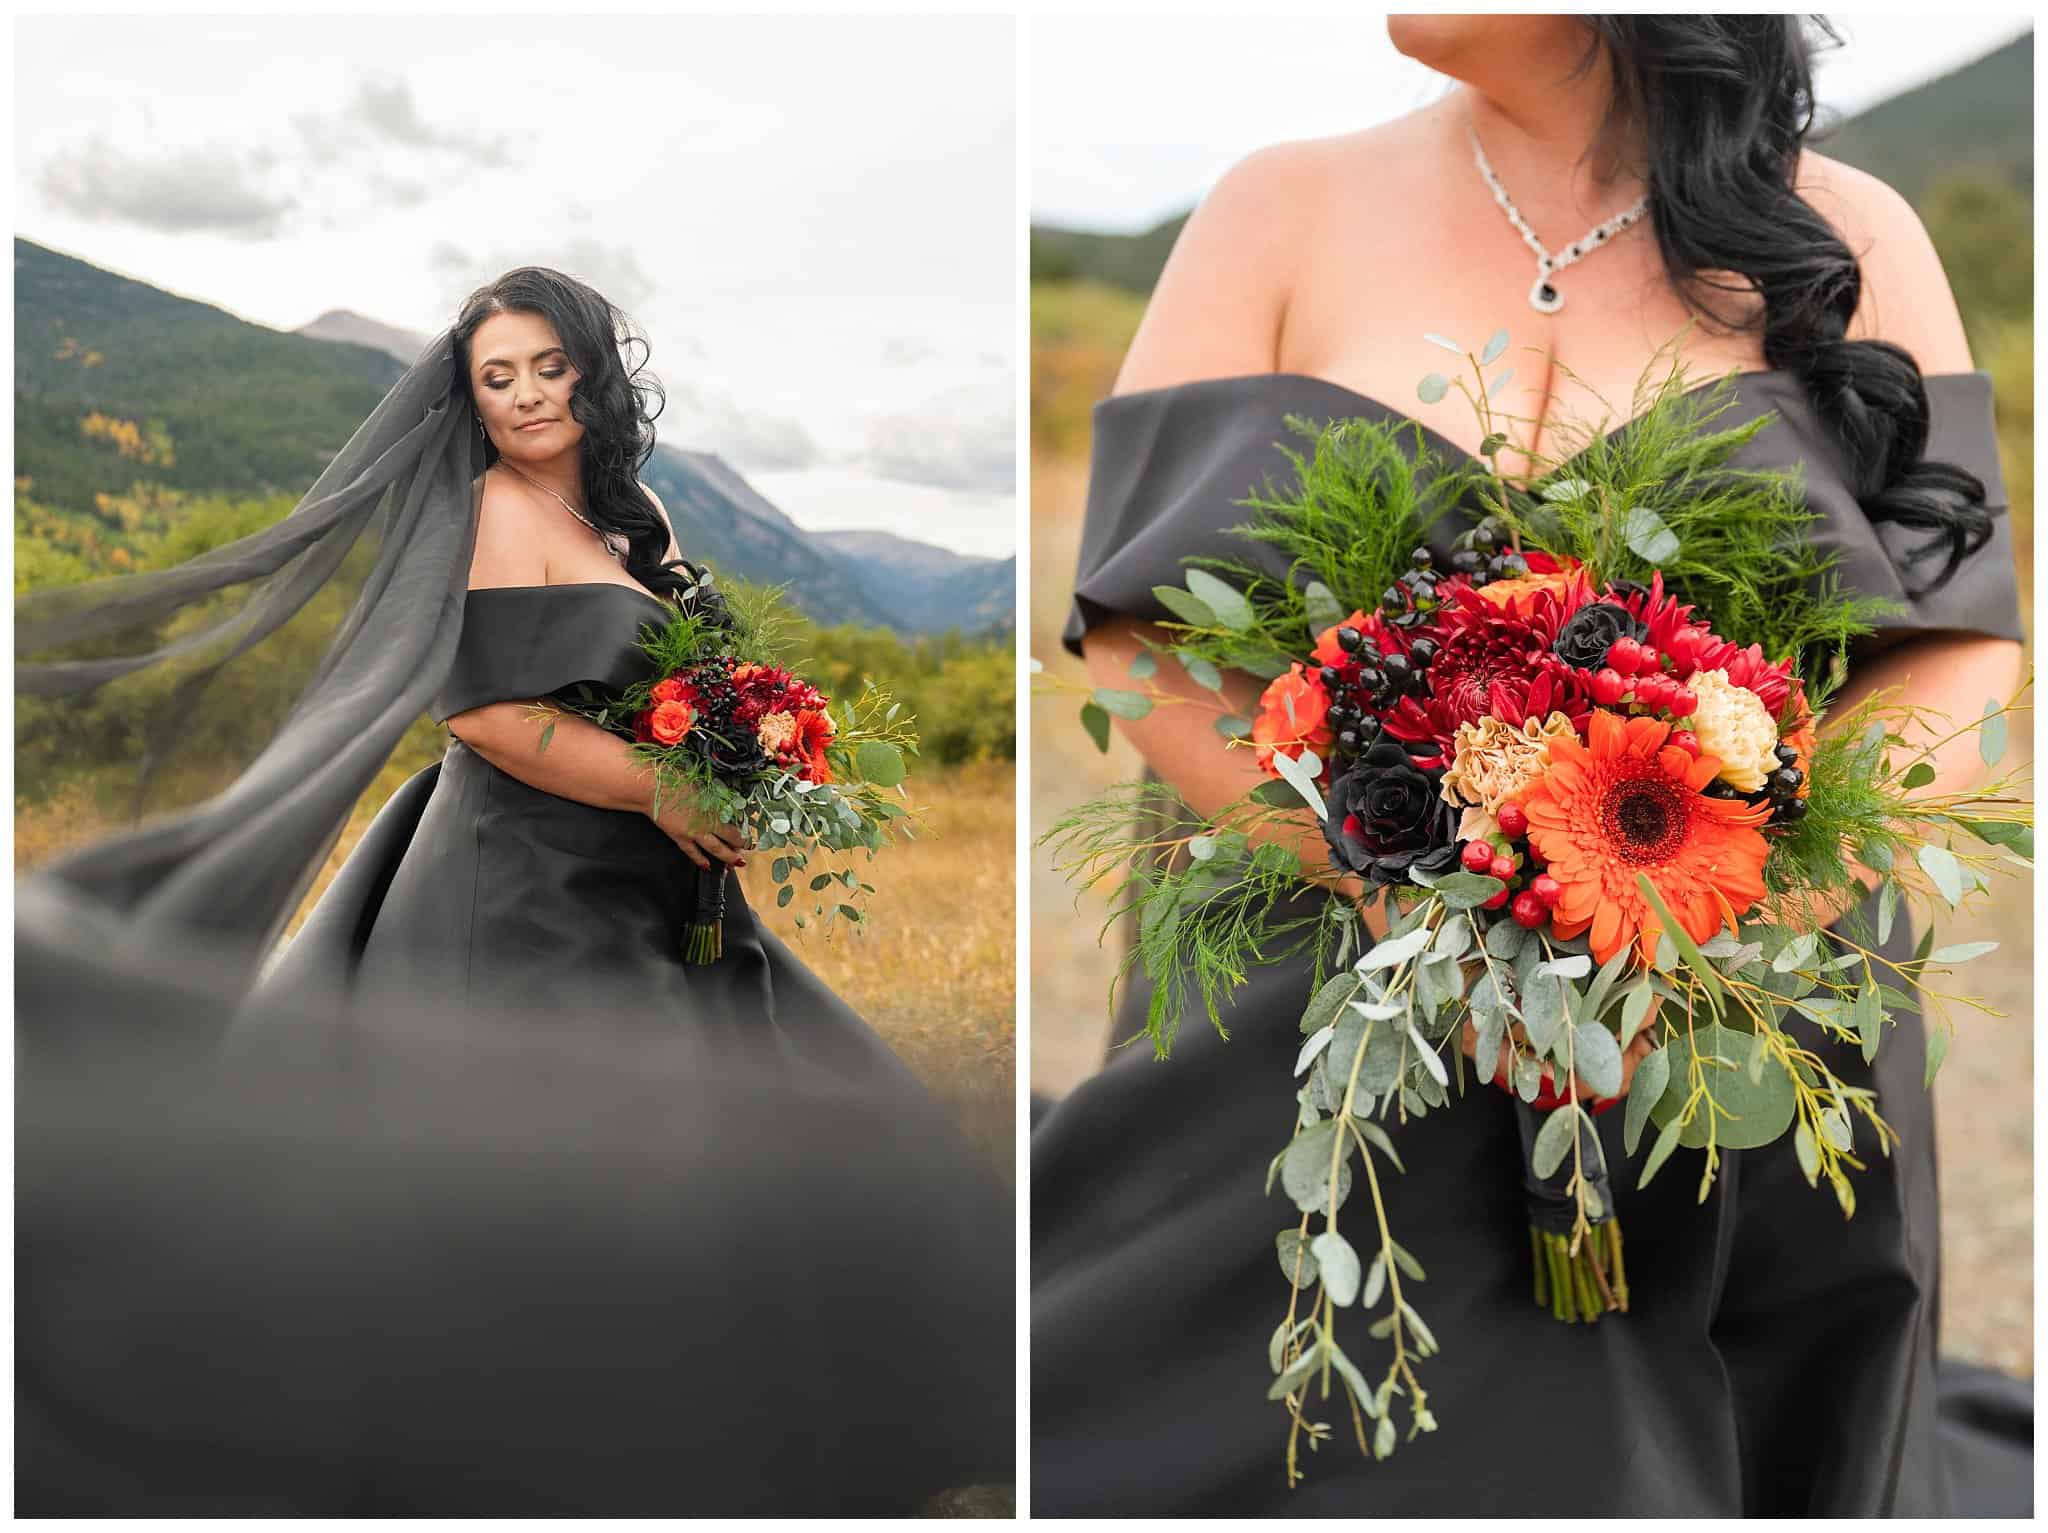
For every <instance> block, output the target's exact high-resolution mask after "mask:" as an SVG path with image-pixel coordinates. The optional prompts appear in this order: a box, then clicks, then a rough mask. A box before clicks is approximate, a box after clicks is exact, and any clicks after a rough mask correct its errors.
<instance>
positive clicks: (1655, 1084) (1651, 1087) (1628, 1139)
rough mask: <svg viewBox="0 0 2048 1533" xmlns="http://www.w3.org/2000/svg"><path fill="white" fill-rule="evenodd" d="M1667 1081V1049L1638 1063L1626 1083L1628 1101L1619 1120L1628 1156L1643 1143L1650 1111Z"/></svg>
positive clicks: (1668, 1080)
mask: <svg viewBox="0 0 2048 1533" xmlns="http://www.w3.org/2000/svg"><path fill="white" fill-rule="evenodd" d="M1670 1080H1671V1052H1670V1050H1668V1049H1656V1050H1653V1051H1652V1052H1650V1053H1648V1054H1645V1055H1644V1056H1643V1057H1642V1059H1641V1060H1639V1061H1638V1062H1637V1064H1636V1073H1635V1076H1634V1078H1633V1079H1632V1080H1630V1081H1629V1084H1628V1102H1627V1103H1626V1105H1625V1106H1624V1107H1623V1108H1622V1119H1621V1144H1622V1148H1623V1149H1625V1150H1626V1151H1628V1153H1629V1154H1631V1155H1633V1154H1635V1152H1636V1146H1637V1145H1638V1144H1640V1143H1642V1139H1643V1125H1644V1124H1645V1123H1647V1122H1649V1121H1650V1109H1651V1108H1652V1107H1654V1106H1656V1105H1657V1099H1658V1098H1659V1097H1661V1096H1662V1095H1664V1088H1665V1086H1666V1085H1668V1084H1669V1083H1670Z"/></svg>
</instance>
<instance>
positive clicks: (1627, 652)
mask: <svg viewBox="0 0 2048 1533" xmlns="http://www.w3.org/2000/svg"><path fill="white" fill-rule="evenodd" d="M1702 632H1703V630H1700V629H1693V628H1681V629H1679V630H1678V631H1677V633H1675V634H1674V635H1673V636H1672V639H1673V643H1674V645H1676V644H1678V643H1680V642H1681V641H1683V643H1684V647H1685V649H1686V650H1687V651H1688V652H1689V653H1688V654H1687V655H1686V656H1685V657H1683V658H1681V657H1680V656H1678V655H1675V654H1673V655H1666V654H1664V653H1663V652H1661V651H1659V650H1657V649H1655V648H1654V647H1652V646H1651V645H1648V644H1645V643H1643V642H1641V641H1640V640H1637V639H1632V638H1630V637H1629V636H1628V635H1626V634H1623V635H1622V636H1621V637H1620V638H1618V639H1616V640H1615V641H1614V643H1613V644H1612V645H1610V646H1609V647H1608V650H1607V664H1606V665H1604V666H1602V667H1601V668H1600V669H1599V670H1597V671H1595V672H1593V678H1592V684H1591V690H1592V693H1593V701H1594V702H1596V703H1598V704H1599V705H1600V706H1601V707H1603V708H1612V707H1614V706H1615V705H1616V704H1617V703H1619V702H1620V701H1621V700H1622V699H1623V698H1624V697H1629V696H1631V694H1633V700H1634V702H1635V704H1636V706H1637V707H1638V708H1641V709H1642V710H1643V711H1644V712H1646V713H1668V714H1670V715H1671V717H1672V718H1674V719H1687V718H1691V717H1692V715H1693V714H1694V713H1695V712H1696V711H1698V709H1699V706H1700V700H1699V695H1698V694H1697V693H1695V692H1694V691H1693V689H1692V688H1691V687H1688V686H1687V685H1686V684H1685V683H1684V682H1683V681H1682V680H1680V679H1679V678H1680V676H1682V675H1683V676H1690V675H1691V674H1692V673H1693V671H1694V670H1695V669H1696V665H1695V663H1694V662H1695V660H1696V659H1697V654H1696V652H1697V649H1698V644H1697V642H1696V641H1695V638H1694V636H1695V635H1697V634H1700V633H1702ZM1667 659H1668V660H1669V661H1670V662H1671V666H1672V669H1671V670H1670V671H1668V672H1667V671H1666V670H1665V669H1664V666H1665V662H1666V661H1667ZM1697 747H1698V742H1697V741H1695V742H1694V749H1695V751H1697Z"/></svg>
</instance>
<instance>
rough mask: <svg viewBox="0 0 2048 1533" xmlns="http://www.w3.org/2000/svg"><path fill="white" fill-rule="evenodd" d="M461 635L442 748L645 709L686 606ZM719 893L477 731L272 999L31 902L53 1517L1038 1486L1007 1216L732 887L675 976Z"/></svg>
mask: <svg viewBox="0 0 2048 1533" xmlns="http://www.w3.org/2000/svg"><path fill="white" fill-rule="evenodd" d="M465 607H466V611H465V613H464V616H463V621H462V625H461V637H460V643H459V646H458V647H457V649H456V652H455V660H454V665H453V668H452V670H450V671H449V672H448V674H447V678H446V680H445V682H444V683H443V684H442V686H441V689H440V691H439V693H438V694H437V696H436V698H435V701H434V704H433V707H432V713H433V715H434V717H435V718H436V719H445V718H446V717H448V716H449V715H450V714H453V713H456V712H460V711H461V710H463V709H466V708H469V707H473V706H476V705H478V704H481V703H485V702H491V701H498V700H503V699H514V698H532V697H541V696H546V695H549V694H552V693H558V692H561V691H562V690H563V689H566V688H569V687H571V686H573V685H577V684H594V685H597V686H600V687H619V686H624V685H626V684H628V683H630V682H632V681H634V680H637V679H640V678H641V677H643V676H644V675H645V674H646V667H647V666H648V665H649V663H650V662H649V661H648V660H647V657H646V656H645V655H644V653H643V652H642V651H641V650H640V648H639V643H638V640H639V635H640V632H641V630H642V627H643V625H645V624H647V623H650V622H658V621H660V620H661V618H662V617H663V613H664V609H663V607H662V605H661V604H660V603H659V602H657V601H656V600H655V599H654V598H653V597H651V596H649V595H648V594H647V593H646V592H645V591H643V590H640V589H638V588H635V587H630V586H624V585H620V584H616V583H608V584H598V583H593V584H581V585H564V586H543V587H512V588H503V589H495V590H479V591H475V592H471V593H469V594H468V596H467V598H466V601H465ZM695 874H696V870H695V869H694V867H693V866H692V865H691V864H690V863H689V862H688V861H687V860H686V859H685V858H684V856H683V854H682V853H681V852H680V851H679V850H678V849H677V848H676V846H675V845H674V843H673V842H672V841H670V840H669V838H668V837H667V836H666V835H665V834H664V833H662V832H661V831H660V830H659V829H657V828H656V827H655V826H654V825H653V823H652V822H651V821H649V820H648V819H647V818H646V816H644V815H641V814H637V813H627V812H619V811H612V810H605V809H598V808H594V807H591V806H588V805H584V804H580V803H576V802H573V801H571V800H568V799H565V798H560V797H556V796H554V795H551V794H548V793H544V792H541V791H539V790H537V789H534V788H531V787H529V786H527V785H525V784H524V783H521V782H519V781H518V780H516V779H515V778H512V777H510V776H508V775H507V774H505V773H503V772H501V771H499V770H498V769H497V768H495V767H493V766H492V765H490V764H489V763H488V762H486V761H485V760H484V759H483V758H482V757H481V756H478V755H477V754H476V753H474V752H473V751H471V750H469V749H468V748H467V747H466V746H464V745H462V744H461V743H459V742H457V743H454V744H452V745H451V746H450V748H449V750H448V752H447V754H446V756H445V757H444V759H443V760H442V761H440V762H439V763H437V764H436V765H434V766H432V767H429V768H427V769H425V770H424V771H422V772H420V773H418V774H417V775H415V776H414V777H413V778H412V779H410V780H409V781H408V782H407V783H406V784H405V785H404V786H403V787H402V788H401V789H400V790H399V791H398V792H397V793H396V794H395V795H394V796H393V797H392V798H391V799H390V800H389V802H388V803H387V805H386V807H385V808H384V809H383V811H382V812H381V813H380V814H379V815H378V816H377V818H376V819H375V821H374V822H373V823H372V825H371V827H370V828H369V829H368V830H367V831H366V832H365V834H364V836H363V838H362V839H361V841H360V842H359V843H358V845H357V847H356V848H355V850H354V851H353V853H352V854H351V856H350V857H349V858H348V860H347V862H346V864H345V865H344V867H343V868H342V870H341V871H340V873H339V874H338V875H337V876H336V878H335V880H334V882H333V884H332V885H331V886H330V887H329V889H328V890H327V892H326V893H325V895H324V896H323V897H322V899H321V900H320V902H319V904H318V905H317V907H316V909H315V911H314V912H313V914H312V915H311V916H310V917H309V918H308V920H307V922H306V924H305V926H304V927H303V929H302V930H301V931H300V932H299V934H298V935H297V936H296V937H295V938H294V939H293V940H292V941H291V942H289V943H288V944H287V945H286V946H285V947H284V949H283V951H282V952H281V954H280V955H278V956H277V958H276V959H275V960H274V961H273V962H272V963H271V964H270V965H269V966H268V967H267V968H266V970H265V971H264V973H263V975H262V978H261V980H260V982H259V983H257V984H256V985H255V987H254V988H253V990H252V991H249V992H246V993H245V992H242V991H240V990H238V989H237V988H236V987H234V986H233V985H231V984H229V983H228V982H226V981H225V980H224V979H223V975H224V974H227V973H231V972H232V967H231V965H228V964H211V963H209V962H208V961H207V959H206V953H207V944H206V940H205V937H204V934H202V933H199V932H196V931H195V932H191V933H189V935H186V936H180V935H178V934H176V933H175V932H170V931H165V930H152V929H125V923H124V922H123V921H122V920H121V919H120V918H119V917H116V916H112V915H110V914H109V913H108V912H107V911H105V910H103V909H100V908H97V907H95V906H94V905H93V904H92V903H90V902H89V901H78V902H77V903H73V899H74V891H72V890H70V889H69V888H68V887H67V885H66V884H65V882H64V881H63V880H61V879H54V878H53V879H41V880H31V881H30V883H29V884H28V885H26V886H24V889H23V891H22V895H21V903H20V907H19V908H20V915H19V917H18V928H17V940H18V945H19V948H18V950H19V957H20V969H19V978H18V991H17V1001H18V1005H19V1009H20V1014H21V1017H22V1019H23V1021H22V1026H23V1036H24V1044H25V1047H24V1049H23V1051H22V1054H21V1058H20V1063H19V1072H20V1073H19V1076H18V1081H19V1092H20V1096H19V1111H20V1114H21V1122H22V1127H21V1130H20V1134H21V1137H20V1152H19V1153H20V1162H19V1168H20V1178H21V1180H20V1202H19V1205H18V1207H19V1216H18V1223H17V1240H18V1249H19V1251H20V1253H21V1258H20V1267H19V1272H18V1288H17V1294H18V1302H19V1308H18V1310H17V1338H18V1342H19V1352H18V1364H19V1373H18V1377H19V1380H20V1394H19V1398H18V1401H17V1458H16V1466H17V1476H18V1482H17V1483H18V1496H19V1501H18V1509H19V1510H21V1511H23V1512H25V1513H26V1512H33V1513H41V1514H47V1515H88V1514H100V1515H129V1516H133V1515H209V1514H210V1515H220V1514H227V1515H279V1514H282V1515H325V1516H360V1515H392V1514H415V1515H445V1516H453V1515H531V1516H541V1515H560V1516H595V1515H611V1516H621V1515H638V1516H705V1515H728V1516H739V1515H771V1514H772V1515H813V1516H850V1515H882V1514H899V1515H900V1514H908V1513H910V1512H913V1511H915V1510H916V1509H917V1508H918V1507H919V1506H920V1505H921V1504H922V1503H923V1502H924V1501H925V1500H926V1499H927V1498H929V1497H930V1496H932V1495H934V1494H935V1493H938V1492H941V1491H945V1490H947V1489H949V1488H954V1487H960V1486H966V1485H988V1484H999V1483H1003V1482H1007V1481H1009V1480H1010V1479H1011V1478H1012V1477H1013V1474H1012V1468H1011V1457H1012V1444H1013V1435H1012V1434H1013V1432H1014V1388H1013V1382H1014V1381H1013V1369H1012V1358H1013V1356H1014V1317H1015V1309H1014V1292H1015V1279H1014V1238H1013V1212H1012V1210H1013V1203H1012V1198H1011V1195H1010V1193H1009V1192H1008V1190H1007V1189H1005V1188H1004V1187H1003V1185H1002V1183H1001V1181H1000V1180H999V1178H998V1176H997V1175H996V1173H995V1171H994V1169H993V1168H992V1167H990V1166H988V1165H987V1164H985V1163H984V1161H983V1158H982V1157H981V1156H980V1155H979V1154H978V1153H977V1152H976V1151H974V1150H973V1149H971V1148H970V1147H969V1145H968V1144H967V1142H966V1140H965V1139H964V1137H963V1136H962V1135H961V1134H960V1133H959V1131H958V1130H957V1128H956V1127H955V1126H954V1125H953V1124H952V1123H951V1122H950V1121H948V1119H947V1118H946V1116H945V1114H944V1113H943V1111H942V1110H941V1109H940V1108H939V1106H938V1105H937V1104H936V1103H935V1102H934V1101H933V1100H932V1099H931V1098H930V1097H929V1096H927V1095H926V1093H925V1092H924V1090H923V1089H922V1087H921V1086H920V1085H919V1083H918V1082H917V1081H916V1079H915V1078H914V1077H913V1076H912V1075H911V1074H910V1072H909V1071H908V1070H907V1069H906V1068H905V1067H904V1066H903V1065H902V1064H901V1062H900V1061H898V1060H897V1059H896V1057H895V1056H894V1055H893V1054H892V1053H891V1052H890V1050H889V1049H888V1048H887V1046H886V1045H885V1044H883V1042H882V1041H881V1040H880V1038H879V1037H878V1036H877V1035H876V1034H874V1033H873V1032H872V1031H870V1030H869V1029H868V1028H867V1027H866V1025H865V1024H863V1023H862V1022H861V1021H860V1019H859V1018H858V1017H856V1016H855V1015H854V1013H853V1012H852V1011H851V1010H850V1009H849V1008H848V1007H847V1006H846V1005H845V1004H844V1003H843V1002H842V1001H840V1000H839V999H838V998H837V997H836V996H834V995H833V994H832V993H831V992H830V990H828V989H827V988H826V987H825V986H824V985H823V984H822V983H820V982H819V981H818V979H816V978H815V977H814V976H813V975H812V974H811V973H810V971H809V970H808V969H806V968H805V966H804V965H803V964H802V963H801V962H799V961H798V960H797V959H796V958H795V957H794V956H793V955H792V954H791V953H790V951H789V950H788V949H787V948H786V947H784V945H783V944H782V943H781V942H780V941H778V940H777V938H776V937H775V936H774V935H773V934H772V933H770V932H767V931H764V930H762V929H761V928H760V927H758V926H757V925H756V924H755V922H754V919H753V917H752V914H751V913H750V912H749V910H748V909H747V907H746V904H745V901H744V898H743V897H742V895H741V894H740V891H739V887H738V884H737V881H734V883H733V885H732V887H731V889H730V891H729V893H728V902H727V908H726V914H725V934H724V954H723V956H722V957H721V958H720V959H719V960H718V961H717V962H715V963H713V964H710V965H707V966H702V967H691V966H686V965H685V964H684V963H683V961H682V958H681V952H682V935H683V925H684V922H685V920H686V919H687V917H688V915H689V913H690V908H691V906H690V898H689V895H690V891H691V888H692V884H693V879H694V876H695ZM229 1013H232V1014H233V1017H234V1021H233V1024H232V1026H231V1028H229V1030H228V1032H227V1035H226V1046H225V1047H224V1048H223V1047H222V1046H221V1044H220V1033H219V1029H220V1026H221V1021H222V1018H223V1016H224V1015H226V1014H229Z"/></svg>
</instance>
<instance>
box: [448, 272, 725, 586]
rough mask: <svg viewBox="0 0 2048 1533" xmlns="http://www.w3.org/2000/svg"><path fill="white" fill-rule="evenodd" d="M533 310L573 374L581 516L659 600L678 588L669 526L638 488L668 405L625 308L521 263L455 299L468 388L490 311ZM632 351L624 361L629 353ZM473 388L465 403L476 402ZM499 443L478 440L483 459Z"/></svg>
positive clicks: (494, 455)
mask: <svg viewBox="0 0 2048 1533" xmlns="http://www.w3.org/2000/svg"><path fill="white" fill-rule="evenodd" d="M505 313H517V314H537V315H539V316H540V317H541V318H542V319H545V320H546V321H547V322H548V323H549V324H550V325H552V326H554V329H555V334H557V335H559V336H560V337H561V338H562V345H563V346H564V347H566V348H567V349H568V352H569V360H570V361H571V362H573V363H574V364H575V366H576V371H577V372H578V373H579V374H580V375H581V376H580V377H579V378H578V379H577V382H576V388H575V390H574V391H573V392H572V393H571V394H570V396H569V413H570V414H571V415H573V416H575V417H576V420H577V423H578V424H579V425H581V426H582V427H583V443H582V452H583V496H584V501H585V504H584V507H583V510H584V513H585V514H586V515H587V516H588V517H589V518H590V519H591V520H592V521H593V522H595V523H596V524H597V525H598V526H600V527H602V528H604V529H605V531H607V532H615V533H623V534H624V535H625V537H626V540H627V544H628V550H627V554H626V560H625V564H626V572H627V573H628V574H630V575H631V576H633V578H634V579H636V580H638V581H639V582H640V583H641V584H642V585H644V586H646V587H647V588H648V589H649V590H650V591H652V592H654V594H655V595H657V596H665V595H667V594H668V593H669V592H670V591H671V590H677V589H681V588H683V587H684V586H686V585H687V584H688V583H689V582H688V578H687V576H686V575H684V574H682V573H680V571H679V567H678V566H672V565H669V564H666V563H664V562H663V561H664V558H665V557H666V555H667V553H668V539H669V529H668V524H667V523H666V522H664V521H663V520H662V516H661V513H660V512H659V511H657V510H655V508H654V503H653V502H652V501H650V500H649V499H648V498H647V495H646V492H645V491H643V490H642V489H641V488H640V470H641V468H642V467H643V466H644V465H645V464H646V462H647V460H648V458H649V457H650V456H651V455H652V454H653V452H654V422H655V418H656V417H657V416H659V415H660V414H661V410H662V406H663V405H664V404H665V403H666V402H667V398H666V396H665V395H664V394H663V393H662V388H661V384H660V382H659V381H658V380H657V379H656V378H655V377H654V376H653V375H652V374H651V373H649V372H647V371H646V368H647V358H648V356H649V354H650V351H651V348H650V347H649V346H648V344H647V338H646V337H645V336H643V335H641V334H640V332H639V331H638V330H637V329H636V328H635V327H634V325H633V322H632V321H631V320H630V319H628V318H627V317H626V314H625V311H624V310H622V309H620V308H619V307H618V305H616V304H614V303H612V302H611V301H610V300H608V299H607V298H606V297H605V296H604V295H603V294H602V293H600V292H598V291H597V290H596V289H595V288H593V287H591V286H590V285H589V284H588V283H584V282H578V281H577V280H576V279H575V278H574V277H570V276H565V275H564V274H563V273H561V272H558V271H551V270H549V269H548V268H547V267H545V266H520V267H515V268H514V269H513V270H511V271H508V272H506V273H505V275H504V276H502V277H500V278H498V279H497V281H495V282H489V283H486V284H485V285H484V286H482V287H480V288H478V289H477V290H476V291H475V292H473V293H471V294H470V295H469V297H468V298H466V299H464V300H463V304H462V312H461V313H460V314H459V315H458V316H457V318H456V321H455V334H454V339H455V363H456V366H457V367H458V368H459V369H460V370H461V374H462V378H463V383H464V386H465V387H468V386H469V357H470V353H469V346H470V342H471V341H472V340H474V339H475V337H476V332H477V330H478V328H479V327H480V326H482V324H483V322H484V321H485V320H487V319H489V318H490V317H491V316H492V315H493V314H505ZM635 351H637V353H638V355H637V357H635V358H634V359H633V360H632V361H631V363H630V364H629V363H628V360H627V354H628V353H631V352H635ZM475 404H476V399H475V395H474V391H473V390H472V393H471V398H470V405H471V407H472V408H474V407H475ZM498 457H499V453H498V449H497V445H496V444H495V443H493V442H491V441H490V440H489V439H488V438H486V440H485V446H484V461H485V463H486V465H489V464H492V463H496V462H497V461H498Z"/></svg>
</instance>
